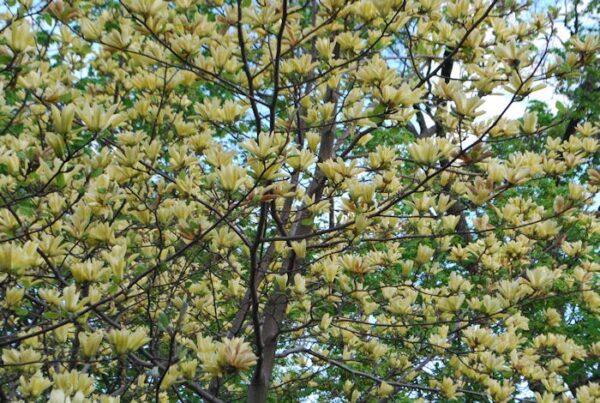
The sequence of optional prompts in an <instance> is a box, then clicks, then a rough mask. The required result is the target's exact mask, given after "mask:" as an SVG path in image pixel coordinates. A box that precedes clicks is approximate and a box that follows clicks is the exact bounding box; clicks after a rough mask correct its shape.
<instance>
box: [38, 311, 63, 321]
mask: <svg viewBox="0 0 600 403" xmlns="http://www.w3.org/2000/svg"><path fill="white" fill-rule="evenodd" d="M42 316H43V317H44V318H46V319H51V320H53V319H58V318H60V315H59V314H58V312H52V311H50V312H44V313H43V314H42Z"/></svg>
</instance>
